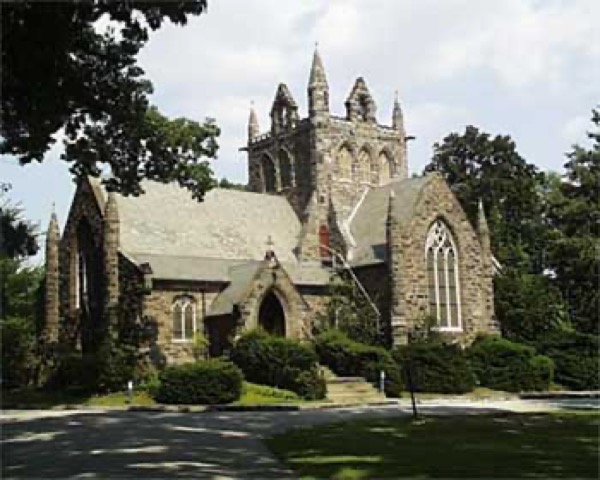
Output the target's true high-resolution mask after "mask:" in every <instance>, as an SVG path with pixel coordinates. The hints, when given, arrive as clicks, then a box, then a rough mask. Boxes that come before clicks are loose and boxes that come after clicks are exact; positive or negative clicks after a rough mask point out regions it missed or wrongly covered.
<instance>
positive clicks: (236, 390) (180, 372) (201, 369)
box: [155, 359, 243, 405]
mask: <svg viewBox="0 0 600 480" xmlns="http://www.w3.org/2000/svg"><path fill="white" fill-rule="evenodd" d="M159 380H160V386H159V387H158V391H157V393H156V396H155V399H156V401H158V402H161V403H169V404H187V405H190V404H208V405H214V404H220V403H230V402H233V401H235V400H238V399H239V398H240V396H241V394H242V380H243V377H242V372H240V370H239V369H238V368H237V367H236V366H235V365H234V364H232V363H231V362H227V361H224V360H218V359H213V360H203V361H199V362H194V363H184V364H182V365H172V366H169V367H166V368H165V369H164V370H163V371H162V372H161V373H160V375H159Z"/></svg>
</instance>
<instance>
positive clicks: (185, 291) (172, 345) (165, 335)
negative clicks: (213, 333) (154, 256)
mask: <svg viewBox="0 0 600 480" xmlns="http://www.w3.org/2000/svg"><path fill="white" fill-rule="evenodd" d="M221 289H222V285H221V284H216V283H204V282H169V281H155V284H154V287H153V289H152V290H151V291H150V292H149V295H146V296H145V297H144V300H143V313H144V315H145V316H147V317H150V319H151V320H152V321H153V322H154V324H155V329H156V337H155V338H154V339H153V341H152V342H151V344H150V345H149V347H150V355H151V358H152V360H153V362H155V363H159V364H160V363H163V362H166V363H183V362H190V361H193V360H194V355H193V351H192V342H191V341H182V340H174V339H173V310H172V308H173V304H174V303H175V301H176V300H177V299H178V298H180V297H182V296H187V297H191V298H193V299H194V303H195V306H196V308H195V310H196V329H198V330H200V331H203V332H204V330H205V329H204V320H205V317H206V313H207V312H208V309H209V307H210V304H211V303H212V301H213V300H214V299H215V297H216V296H217V294H218V293H219V291H220V290H221Z"/></svg>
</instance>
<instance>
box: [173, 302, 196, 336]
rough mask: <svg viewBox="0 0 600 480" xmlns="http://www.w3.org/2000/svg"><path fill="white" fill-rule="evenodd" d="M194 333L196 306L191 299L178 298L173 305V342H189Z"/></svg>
mask: <svg viewBox="0 0 600 480" xmlns="http://www.w3.org/2000/svg"><path fill="white" fill-rule="evenodd" d="M195 331H196V304H195V302H194V299H193V298H192V297H179V298H177V299H176V300H175V302H174V303H173V341H175V342H182V341H191V340H192V339H193V338H194V332H195Z"/></svg>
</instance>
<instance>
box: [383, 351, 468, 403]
mask: <svg viewBox="0 0 600 480" xmlns="http://www.w3.org/2000/svg"><path fill="white" fill-rule="evenodd" d="M393 356H394V359H395V360H396V362H397V363H398V365H399V366H400V368H401V371H402V372H403V378H404V383H405V384H406V385H407V388H408V383H407V380H408V373H409V372H408V371H407V370H408V369H410V376H411V380H412V384H413V388H414V391H416V392H432V393H466V392H470V391H471V390H473V387H474V386H475V377H474V375H473V372H472V370H471V368H470V366H469V363H468V361H467V358H466V356H465V354H464V352H463V350H462V349H461V348H460V346H458V345H448V344H444V343H428V342H418V343H412V344H410V345H403V346H401V347H397V348H396V349H395V350H394V352H393Z"/></svg>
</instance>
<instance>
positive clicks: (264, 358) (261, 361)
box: [231, 331, 325, 399]
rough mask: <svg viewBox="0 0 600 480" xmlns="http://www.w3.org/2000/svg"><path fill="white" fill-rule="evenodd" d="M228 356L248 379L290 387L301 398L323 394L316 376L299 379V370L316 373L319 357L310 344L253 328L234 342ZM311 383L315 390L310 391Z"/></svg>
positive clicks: (305, 372)
mask: <svg viewBox="0 0 600 480" xmlns="http://www.w3.org/2000/svg"><path fill="white" fill-rule="evenodd" d="M231 360H232V361H233V362H234V363H235V364H236V365H237V366H238V367H239V368H240V369H241V370H242V372H244V377H245V378H246V380H247V381H249V382H252V383H258V384H261V385H269V386H271V387H277V388H283V389H287V390H291V391H293V392H295V393H297V394H298V395H300V396H302V397H304V398H315V399H316V398H323V397H324V396H325V395H324V393H322V392H321V389H320V387H319V383H318V381H317V380H315V381H314V382H312V383H311V382H308V383H307V382H306V380H302V381H300V380H298V378H299V376H300V375H301V374H307V375H313V376H316V377H318V368H317V366H318V365H317V362H318V357H317V354H316V353H315V351H314V350H313V349H312V348H311V347H310V346H309V345H306V344H302V343H300V342H299V341H297V340H292V339H289V338H283V337H276V336H272V335H269V334H267V333H265V332H262V331H252V332H249V333H246V334H245V335H243V336H242V337H241V338H240V339H239V340H238V341H237V342H236V344H235V345H234V347H233V349H232V351H231ZM316 377H315V378H316ZM306 378H308V377H306ZM311 384H312V385H314V387H315V390H314V391H310V392H309V391H308V390H307V388H308V387H307V385H311Z"/></svg>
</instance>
